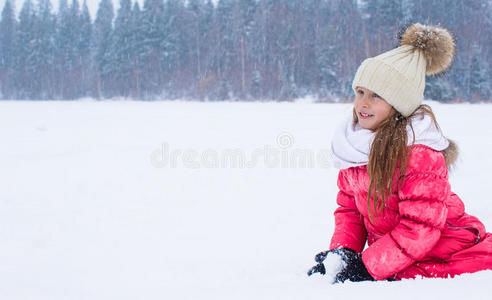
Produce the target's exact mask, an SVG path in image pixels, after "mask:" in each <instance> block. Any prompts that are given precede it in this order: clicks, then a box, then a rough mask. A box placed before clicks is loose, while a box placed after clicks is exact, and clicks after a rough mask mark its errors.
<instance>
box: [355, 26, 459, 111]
mask: <svg viewBox="0 0 492 300" xmlns="http://www.w3.org/2000/svg"><path fill="white" fill-rule="evenodd" d="M454 49H455V44H454V40H453V37H452V36H451V34H450V33H449V31H447V30H446V29H443V28H440V27H438V26H425V25H422V24H419V23H415V24H413V25H412V26H410V27H409V28H408V29H407V31H405V33H404V34H403V36H402V41H401V44H400V46H399V47H398V48H395V49H393V50H390V51H388V52H384V53H382V54H380V55H378V56H376V57H371V58H368V59H366V60H364V61H363V62H362V64H361V65H360V66H359V69H358V70H357V73H356V74H355V77H354V81H353V82H352V88H353V89H354V91H355V89H356V87H358V86H359V87H364V88H367V89H369V90H371V91H373V92H375V93H376V94H378V95H380V96H381V97H382V98H383V99H385V100H386V102H388V103H389V104H390V105H392V106H393V107H394V108H395V109H396V110H397V111H399V112H400V113H401V114H402V115H403V116H405V117H408V116H409V115H411V114H412V113H413V112H414V111H415V109H416V108H417V107H418V106H419V105H420V104H421V103H422V100H423V99H424V90H425V75H426V74H427V75H432V74H437V73H440V72H442V71H444V70H445V69H446V68H448V67H449V66H450V65H451V61H452V59H453V56H454Z"/></svg>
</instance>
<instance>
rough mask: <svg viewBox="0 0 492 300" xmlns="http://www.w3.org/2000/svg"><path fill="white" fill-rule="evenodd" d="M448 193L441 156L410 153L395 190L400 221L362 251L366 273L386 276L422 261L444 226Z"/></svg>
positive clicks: (427, 151) (379, 277)
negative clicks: (400, 180)
mask: <svg viewBox="0 0 492 300" xmlns="http://www.w3.org/2000/svg"><path fill="white" fill-rule="evenodd" d="M449 193H450V185H449V182H448V173H447V168H446V164H445V162H444V157H443V156H442V154H441V153H440V152H438V151H434V150H432V149H430V148H426V149H424V148H422V147H420V148H419V149H417V150H415V152H412V155H411V158H410V159H409V162H408V167H407V172H406V175H405V181H404V183H403V185H402V186H401V187H400V189H399V190H398V196H399V204H398V208H399V214H400V221H399V224H398V225H397V226H395V227H394V228H393V230H391V231H390V232H388V233H387V234H386V235H384V236H383V237H381V238H380V239H378V240H377V241H376V242H374V243H373V244H372V245H371V246H370V247H368V248H367V249H366V250H364V252H363V253H362V260H363V262H364V264H365V266H366V268H367V270H368V271H369V273H370V274H371V275H372V276H373V277H374V278H375V279H376V280H382V279H386V278H388V277H390V276H392V275H394V274H396V273H398V272H399V271H401V270H404V269H405V268H407V267H408V266H410V265H412V264H413V263H415V262H416V261H419V260H421V259H422V258H423V257H424V256H425V255H426V254H427V253H428V252H429V251H430V250H432V248H433V247H434V246H435V245H436V244H437V242H438V241H439V239H440V237H441V231H442V230H443V229H444V227H445V223H446V218H447V208H446V205H445V203H444V201H445V200H446V198H447V197H448V195H449Z"/></svg>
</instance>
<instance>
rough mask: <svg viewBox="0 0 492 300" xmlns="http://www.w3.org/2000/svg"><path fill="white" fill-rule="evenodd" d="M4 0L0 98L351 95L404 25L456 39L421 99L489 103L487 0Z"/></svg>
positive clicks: (490, 10) (491, 67)
mask: <svg viewBox="0 0 492 300" xmlns="http://www.w3.org/2000/svg"><path fill="white" fill-rule="evenodd" d="M143 3H144V4H143V6H142V7H140V6H139V4H138V2H133V1H132V0H120V7H119V9H118V10H117V11H116V12H115V10H114V7H113V3H112V2H111V0H101V1H100V3H99V8H98V10H97V14H96V15H95V17H94V19H92V17H91V15H90V13H89V10H88V7H87V4H86V3H85V1H84V2H83V3H79V2H78V0H72V1H71V2H68V1H67V0H60V2H59V9H58V10H57V11H56V12H55V11H54V10H53V8H52V3H51V2H50V0H38V1H32V0H25V1H24V3H23V5H22V7H21V8H20V11H19V13H18V15H17V14H16V13H15V9H14V7H13V0H6V2H5V5H4V7H3V8H2V13H1V19H0V98H1V99H35V100H42V99H67V100H70V99H78V98H82V97H93V98H97V99H104V98H118V97H129V98H134V99H145V100H153V99H176V98H182V99H199V100H202V101H216V100H246V101H247V100H256V99H271V100H276V101H290V100H292V99H295V98H297V97H304V96H306V95H312V96H314V97H316V98H318V99H320V101H331V100H336V101H338V99H347V98H350V97H352V91H351V88H350V84H351V82H352V78H353V76H354V74H355V71H356V69H357V67H358V65H359V64H360V63H361V61H362V60H363V59H365V58H366V57H369V56H374V55H377V54H379V53H381V52H383V51H386V50H389V49H391V48H393V47H395V46H397V45H398V38H397V37H398V35H399V34H401V31H402V30H403V29H404V28H405V26H408V25H409V24H411V23H413V22H421V23H427V24H441V25H442V26H443V27H445V28H448V29H449V30H450V31H451V32H452V33H453V34H454V35H455V37H456V43H457V54H456V57H455V60H454V63H453V65H452V67H451V68H450V69H449V70H448V71H447V72H446V73H445V74H441V75H439V76H435V77H431V78H428V80H427V88H426V97H427V98H432V99H436V100H439V101H444V102H450V101H484V100H485V101H490V99H492V82H491V78H492V3H491V1H489V0H487V1H483V0H482V1H480V0H468V1H455V0H436V1H427V0H367V1H357V0H219V1H217V3H216V4H214V3H213V2H212V1H211V0H188V1H183V0H144V2H143Z"/></svg>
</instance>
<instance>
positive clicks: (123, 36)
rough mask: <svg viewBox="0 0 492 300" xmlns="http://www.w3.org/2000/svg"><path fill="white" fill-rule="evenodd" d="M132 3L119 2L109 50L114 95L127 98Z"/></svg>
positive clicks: (130, 55)
mask: <svg viewBox="0 0 492 300" xmlns="http://www.w3.org/2000/svg"><path fill="white" fill-rule="evenodd" d="M131 21H132V3H131V0H121V1H120V8H119V9H118V14H117V16H116V19H115V22H114V32H113V38H112V44H111V49H110V55H109V56H110V57H111V65H112V66H113V68H112V73H113V74H114V75H113V78H114V81H115V86H114V89H115V91H114V92H115V93H116V94H117V95H120V96H123V97H128V96H129V95H130V88H131V85H130V81H131V72H132V68H133V66H132V61H133V57H132V55H133V53H132V51H131V47H132V45H131V39H132V34H133V32H132V30H133V29H132V28H131V26H132V25H133V24H132V22H131Z"/></svg>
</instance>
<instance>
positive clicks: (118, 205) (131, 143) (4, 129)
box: [0, 101, 492, 300]
mask: <svg viewBox="0 0 492 300" xmlns="http://www.w3.org/2000/svg"><path fill="white" fill-rule="evenodd" d="M431 105H432V107H433V108H434V111H435V113H436V115H437V118H438V121H439V123H440V125H441V128H442V129H443V131H444V133H445V134H446V135H447V136H448V137H450V138H452V139H455V140H456V141H457V143H458V146H460V148H461V156H460V160H459V163H458V167H457V168H456V170H455V171H454V173H452V174H451V178H450V180H451V186H452V190H453V191H454V192H456V193H457V194H458V195H459V196H460V197H461V198H462V199H463V200H464V201H465V204H466V207H467V212H468V213H471V214H474V215H476V216H478V217H479V218H480V219H481V220H482V221H483V222H484V223H485V225H486V226H487V228H488V230H489V231H492V205H491V204H492V184H491V182H492V173H491V170H492V157H491V155H490V149H492V139H491V137H492V126H491V124H490V115H491V114H492V105H486V104H482V105H470V104H454V105H445V104H439V103H431ZM349 110H350V104H313V103H304V102H303V103H224V102H221V103H197V102H179V101H175V102H134V101H119V102H117V101H103V102H96V101H75V102H59V101H53V102H27V101H26V102H14V101H7V102H5V101H4V102H0V141H1V145H2V147H0V205H1V206H0V298H1V299H50V300H52V299H70V300H74V299H91V300H92V299H105V300H106V299H344V300H345V299H356V298H357V299H386V298H388V299H389V298H395V297H398V298H399V299H463V298H464V297H466V298H468V299H490V286H489V284H490V282H492V271H484V272H479V273H475V274H466V275H463V276H459V277H456V278H453V279H417V280H403V281H401V282H391V283H389V282H377V283H374V282H364V283H345V284H338V285H331V284H330V283H329V282H328V281H327V280H326V278H323V277H321V276H313V277H307V276H306V271H307V270H308V269H309V268H310V267H311V266H312V265H313V264H314V260H313V257H314V255H315V254H316V253H317V252H319V251H321V250H325V249H326V248H327V247H328V245H329V241H330V237H331V234H332V231H333V217H332V213H333V211H334V209H335V207H336V203H335V196H336V193H337V187H336V176H337V170H336V169H333V168H331V167H330V165H329V164H327V160H326V157H325V155H324V154H326V150H327V149H328V147H329V145H330V138H331V135H332V133H333V130H334V128H335V127H336V126H337V124H338V122H339V121H340V120H341V118H342V115H343V113H346V112H347V111H349ZM231 155H232V156H231ZM296 155H298V157H299V155H300V157H302V156H303V155H304V157H307V158H309V157H314V158H315V159H314V160H313V161H309V160H308V161H307V162H310V163H307V164H306V162H304V166H305V167H302V166H303V162H302V161H298V162H297V163H296V162H295V161H291V159H292V158H293V157H295V156H296ZM227 158H229V159H230V160H228V159H227ZM234 159H236V161H234ZM241 159H242V160H241ZM234 163H235V164H234ZM306 166H307V167H306Z"/></svg>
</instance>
